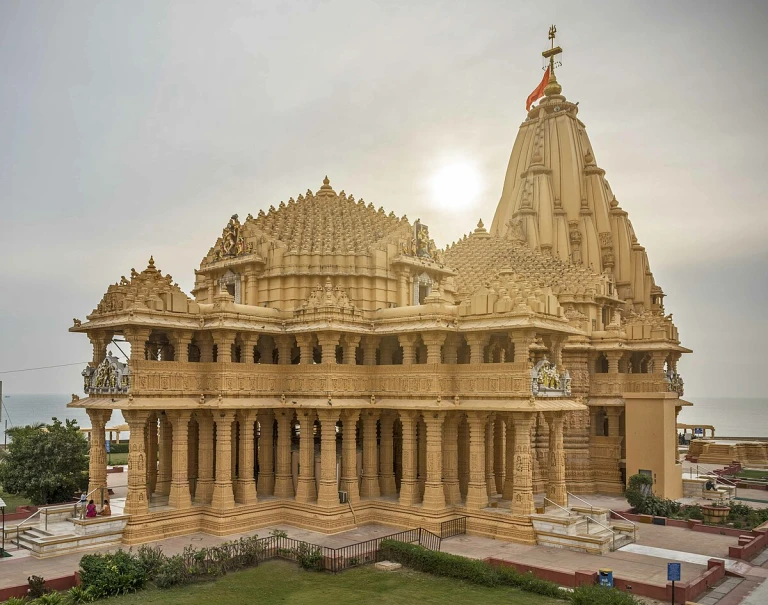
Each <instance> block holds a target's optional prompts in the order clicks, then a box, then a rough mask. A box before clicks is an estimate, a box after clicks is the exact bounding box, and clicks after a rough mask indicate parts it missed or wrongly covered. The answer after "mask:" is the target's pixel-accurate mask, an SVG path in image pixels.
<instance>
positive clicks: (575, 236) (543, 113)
mask: <svg viewBox="0 0 768 605" xmlns="http://www.w3.org/2000/svg"><path fill="white" fill-rule="evenodd" d="M577 114H578V107H577V106H576V105H575V104H574V103H570V102H568V101H566V99H565V97H564V96H563V95H560V94H549V95H548V96H546V97H545V98H544V99H543V100H542V101H541V103H539V105H538V106H536V107H533V108H532V109H531V111H530V112H529V113H528V117H527V118H526V120H525V122H523V124H522V125H521V126H520V131H519V132H518V135H517V139H516V140H515V144H514V147H513V148H512V156H511V157H510V160H509V166H508V168H507V174H506V177H505V180H504V189H503V191H502V194H501V200H500V201H499V205H498V207H497V208H496V214H495V216H494V218H493V224H492V225H491V233H492V234H494V235H504V236H507V237H520V238H524V239H525V241H526V242H527V243H528V245H530V246H531V247H532V248H533V249H534V250H539V251H541V252H543V253H545V254H551V255H552V256H554V257H555V258H559V259H561V260H564V261H570V262H573V263H574V264H580V265H583V266H585V267H588V268H590V269H591V270H593V271H595V272H606V273H608V274H611V275H612V276H613V279H614V281H615V283H616V286H617V291H618V295H619V296H620V297H621V298H622V299H624V300H626V301H627V302H630V303H632V304H633V306H634V308H635V310H638V311H639V310H642V309H650V308H651V294H652V293H653V294H654V296H655V295H658V294H660V293H661V291H660V289H658V287H656V286H655V284H654V282H653V275H652V274H651V271H650V268H649V267H648V258H647V255H646V253H645V248H643V247H642V246H640V245H639V244H638V242H637V239H636V237H635V234H634V231H633V229H632V224H631V223H630V221H629V219H628V218H627V213H626V212H624V211H623V210H622V209H621V208H620V207H619V205H618V202H617V201H616V198H615V196H614V195H613V192H612V191H611V187H610V185H609V184H608V181H607V180H606V179H605V176H604V175H605V171H604V170H602V169H601V168H598V166H597V163H596V160H595V154H594V151H593V150H592V145H591V143H590V142H589V138H588V137H587V132H586V128H585V126H584V124H583V123H582V122H581V121H580V120H579V119H578V118H577V117H576V116H577Z"/></svg>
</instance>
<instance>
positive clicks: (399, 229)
mask: <svg viewBox="0 0 768 605" xmlns="http://www.w3.org/2000/svg"><path fill="white" fill-rule="evenodd" d="M245 227H246V232H253V231H256V232H260V233H262V234H264V235H266V236H267V237H270V238H274V239H276V240H278V241H280V242H283V243H284V244H285V245H286V247H287V248H288V251H289V252H297V253H312V252H316V253H325V254H327V253H346V252H350V253H360V252H365V251H367V250H369V249H370V247H371V245H372V244H375V243H376V242H378V241H380V240H382V239H385V238H387V237H388V236H394V235H398V236H399V235H401V234H406V233H409V232H410V229H411V225H410V223H409V222H408V219H407V218H406V217H402V218H400V217H397V216H395V214H394V212H390V213H389V214H386V213H385V212H384V208H382V207H380V208H379V209H378V210H377V209H376V208H375V207H374V206H373V204H371V203H368V204H366V202H365V201H364V200H363V199H362V198H360V199H359V200H355V197H354V196H353V195H349V196H348V195H346V194H345V193H344V191H341V192H340V193H338V194H337V193H336V192H335V191H334V190H333V188H332V187H331V185H330V181H329V180H328V177H327V176H326V177H325V179H324V180H323V185H322V187H320V189H319V190H318V191H317V193H312V191H307V193H306V195H299V197H298V198H297V199H296V200H294V199H293V198H291V199H289V200H288V203H287V204H286V203H285V202H280V204H279V206H278V207H277V208H275V207H274V206H270V208H269V211H268V212H264V211H263V210H261V211H259V214H258V216H257V217H255V218H254V217H252V216H249V217H248V219H247V220H246V222H245Z"/></svg>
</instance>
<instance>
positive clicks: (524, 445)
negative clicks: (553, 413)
mask: <svg viewBox="0 0 768 605" xmlns="http://www.w3.org/2000/svg"><path fill="white" fill-rule="evenodd" d="M512 419H513V421H514V424H515V468H514V477H513V485H514V493H513V496H512V514H513V515H530V514H531V513H533V512H534V510H535V509H534V506H533V460H532V459H531V428H533V423H534V421H535V420H536V414H535V413H533V412H515V413H513V414H512Z"/></svg>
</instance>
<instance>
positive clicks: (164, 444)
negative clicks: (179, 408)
mask: <svg viewBox="0 0 768 605" xmlns="http://www.w3.org/2000/svg"><path fill="white" fill-rule="evenodd" d="M172 430H173V429H172V428H171V423H170V422H168V417H167V416H166V415H165V414H160V433H159V434H160V439H159V441H158V444H157V449H158V456H157V457H158V472H157V486H156V488H155V489H156V490H157V494H158V495H160V496H168V495H169V494H170V493H171V472H172V471H171V468H172V467H171V460H172V457H173V439H172V435H173V434H172Z"/></svg>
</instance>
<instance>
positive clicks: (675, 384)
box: [667, 370, 685, 397]
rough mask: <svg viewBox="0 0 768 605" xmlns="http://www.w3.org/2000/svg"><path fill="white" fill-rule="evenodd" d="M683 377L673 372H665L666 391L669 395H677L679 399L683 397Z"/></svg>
mask: <svg viewBox="0 0 768 605" xmlns="http://www.w3.org/2000/svg"><path fill="white" fill-rule="evenodd" d="M684 387H685V385H684V384H683V377H682V376H680V374H678V373H677V372H675V371H674V370H670V371H669V372H667V389H668V390H669V392H670V393H677V395H678V396H679V397H682V396H683V393H684V391H685V388H684Z"/></svg>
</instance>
